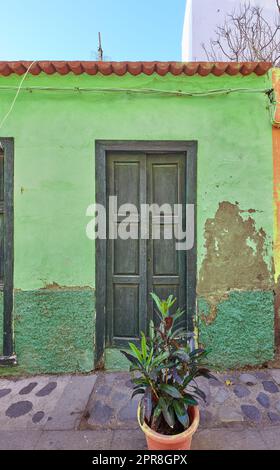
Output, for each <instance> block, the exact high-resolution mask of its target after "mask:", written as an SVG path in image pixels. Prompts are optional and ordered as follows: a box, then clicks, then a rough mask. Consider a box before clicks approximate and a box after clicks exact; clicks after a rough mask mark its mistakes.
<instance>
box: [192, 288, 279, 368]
mask: <svg viewBox="0 0 280 470" xmlns="http://www.w3.org/2000/svg"><path fill="white" fill-rule="evenodd" d="M212 305H213V304H212ZM212 312H213V308H212ZM210 314H211V303H210V302H209V300H207V299H206V298H203V297H200V298H199V299H198V316H199V340H200V343H201V344H203V346H205V347H206V348H209V349H211V353H210V354H209V361H210V363H211V364H212V365H214V366H218V367H221V368H224V369H225V368H233V367H242V366H246V365H251V366H252V365H261V364H263V363H264V362H266V361H269V360H271V359H273V354H274V295H273V292H267V291H251V292H242V291H236V292H235V291H234V292H231V293H229V294H228V295H227V296H224V300H221V301H220V302H219V303H217V305H216V306H215V318H214V319H213V318H212V319H211V322H210V321H209V315H210ZM207 323H208V324H207Z"/></svg>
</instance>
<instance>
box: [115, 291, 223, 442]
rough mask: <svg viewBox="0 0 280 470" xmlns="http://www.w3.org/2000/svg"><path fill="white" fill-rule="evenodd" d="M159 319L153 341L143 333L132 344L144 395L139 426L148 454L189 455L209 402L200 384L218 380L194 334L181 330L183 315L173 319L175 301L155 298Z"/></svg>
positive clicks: (136, 380)
mask: <svg viewBox="0 0 280 470" xmlns="http://www.w3.org/2000/svg"><path fill="white" fill-rule="evenodd" d="M151 295H152V297H153V300H154V302H155V304H156V311H157V315H158V318H159V321H158V322H157V325H155V323H154V322H153V321H151V322H150V326H149V336H148V337H146V335H145V334H144V333H141V344H140V347H139V348H138V347H137V346H136V345H135V344H133V343H129V346H130V352H127V351H122V354H124V355H125V357H126V358H127V359H128V360H129V361H130V363H131V367H130V370H131V372H132V382H133V384H134V391H133V394H132V398H133V397H134V396H135V395H137V394H141V395H143V396H142V399H141V400H140V402H139V406H138V422H139V425H140V427H141V429H142V430H143V432H144V433H145V435H146V440H147V444H148V449H149V450H187V449H190V446H191V441H192V436H193V434H194V433H195V431H196V430H197V428H198V425H199V408H198V400H199V399H202V400H205V399H206V396H205V393H204V392H203V390H201V389H200V388H199V386H198V384H197V383H196V378H197V377H199V376H203V377H206V378H208V379H209V378H211V377H212V378H215V377H214V376H213V375H212V374H210V372H209V370H208V369H207V368H206V367H205V366H204V365H203V361H204V360H205V357H206V356H207V354H208V353H207V351H205V350H204V349H201V348H198V349H194V348H192V347H191V339H192V338H193V333H189V332H188V331H186V329H185V327H184V326H180V324H179V319H180V318H181V317H182V315H183V313H184V311H183V310H181V309H178V310H177V311H176V313H175V314H174V315H172V314H171V313H170V309H171V307H172V306H173V305H174V303H175V302H176V299H175V298H174V297H173V296H172V295H170V296H169V297H168V299H166V300H160V299H159V297H158V296H157V295H155V294H154V293H152V294H151Z"/></svg>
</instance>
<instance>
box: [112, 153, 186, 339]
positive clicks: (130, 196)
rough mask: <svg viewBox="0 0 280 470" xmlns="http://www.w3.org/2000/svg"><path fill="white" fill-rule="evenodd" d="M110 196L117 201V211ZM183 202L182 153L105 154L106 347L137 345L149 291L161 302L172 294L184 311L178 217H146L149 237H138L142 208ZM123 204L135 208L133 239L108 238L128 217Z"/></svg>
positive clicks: (144, 325)
mask: <svg viewBox="0 0 280 470" xmlns="http://www.w3.org/2000/svg"><path fill="white" fill-rule="evenodd" d="M110 196H117V206H116V207H113V204H112V200H110ZM185 202H186V154H185V153H178V152H177V153H176V152H174V153H169V154H168V153H154V154H152V153H146V152H145V153H144V152H143V153H142V152H140V153H136V152H108V154H107V213H108V212H109V211H108V209H109V205H110V203H111V207H110V209H111V212H110V220H109V219H108V220H107V230H108V233H107V289H106V345H107V346H115V347H120V346H126V345H127V341H128V340H137V339H138V338H139V336H140V333H141V331H147V326H148V323H149V319H151V318H155V316H154V311H153V305H152V302H151V298H150V292H156V293H157V294H158V295H159V296H160V297H163V298H166V297H167V296H168V295H170V294H174V295H175V296H176V298H177V299H178V302H177V305H178V306H180V307H182V308H184V307H185V304H186V297H185V292H186V252H185V251H177V250H176V240H175V238H174V230H173V224H174V223H177V222H176V218H175V219H174V217H173V216H174V215H175V216H176V215H177V214H176V213H174V211H173V213H172V214H171V213H168V212H160V213H158V214H156V215H154V216H153V217H152V214H150V217H149V238H148V239H143V238H141V236H140V234H141V232H140V229H141V226H140V209H141V204H149V205H150V204H158V205H159V206H163V205H164V204H170V205H172V207H173V206H174V204H185ZM128 203H129V204H133V205H134V206H135V207H136V208H137V211H135V213H133V211H130V217H132V219H130V220H133V223H132V225H131V233H132V234H133V238H134V239H129V238H128V239H126V240H123V239H120V237H117V239H114V240H112V239H109V237H108V235H109V230H111V231H112V232H114V231H115V233H117V232H118V228H119V227H120V224H122V223H123V222H124V220H125V218H126V216H127V215H128V214H127V213H126V212H125V211H123V210H122V207H121V206H123V204H128ZM183 213H184V211H183ZM174 220H175V222H174ZM164 222H165V223H166V222H167V223H168V224H169V225H170V227H169V228H170V231H169V237H170V238H169V239H164V237H163V230H164V227H163V223H164ZM165 227H166V225H165ZM183 228H184V227H183ZM153 230H154V231H155V232H157V233H159V234H160V238H159V239H152V231H153ZM166 230H168V228H167V229H166Z"/></svg>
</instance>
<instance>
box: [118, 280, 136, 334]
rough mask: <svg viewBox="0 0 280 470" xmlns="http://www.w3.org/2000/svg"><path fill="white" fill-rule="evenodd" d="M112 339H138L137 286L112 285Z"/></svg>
mask: <svg viewBox="0 0 280 470" xmlns="http://www.w3.org/2000/svg"><path fill="white" fill-rule="evenodd" d="M114 337H116V338H135V339H137V338H138V337H139V285H138V284H114Z"/></svg>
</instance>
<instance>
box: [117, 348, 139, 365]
mask: <svg viewBox="0 0 280 470" xmlns="http://www.w3.org/2000/svg"><path fill="white" fill-rule="evenodd" d="M121 353H122V354H123V355H124V356H125V357H126V358H127V359H128V360H129V362H131V363H132V364H133V365H135V366H137V367H138V369H139V365H140V364H139V361H138V359H136V357H135V356H132V354H129V353H128V352H126V351H121Z"/></svg>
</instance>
